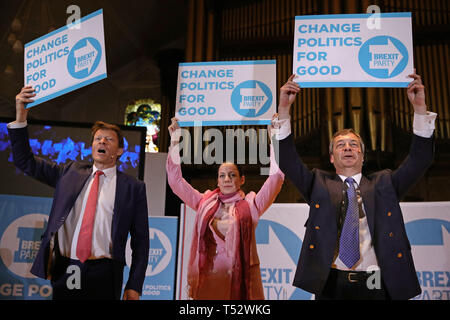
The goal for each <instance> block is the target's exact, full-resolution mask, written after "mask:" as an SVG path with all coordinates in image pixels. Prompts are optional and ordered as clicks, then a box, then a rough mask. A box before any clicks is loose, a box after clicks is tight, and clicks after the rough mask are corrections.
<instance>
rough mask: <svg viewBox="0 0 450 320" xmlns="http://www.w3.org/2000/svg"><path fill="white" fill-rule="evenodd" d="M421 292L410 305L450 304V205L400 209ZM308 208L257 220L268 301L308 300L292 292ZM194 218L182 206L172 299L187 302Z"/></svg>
mask: <svg viewBox="0 0 450 320" xmlns="http://www.w3.org/2000/svg"><path fill="white" fill-rule="evenodd" d="M401 207H402V211H403V217H404V220H405V224H406V231H407V234H408V237H409V240H410V242H411V246H412V254H413V257H414V262H415V266H416V270H417V275H418V277H419V281H420V284H421V286H422V294H421V295H419V296H417V297H415V298H414V299H423V300H430V299H432V300H441V299H442V300H450V235H449V232H450V202H421V203H401ZM308 211H309V207H308V205H306V204H273V205H272V206H271V207H270V208H269V209H268V210H267V212H266V213H265V214H264V215H263V216H262V217H261V219H260V221H259V224H258V227H257V229H256V243H257V248H258V253H259V258H260V262H261V265H260V267H261V276H262V282H263V287H264V295H265V297H266V299H269V300H309V299H314V295H312V294H311V293H308V292H306V291H303V290H300V289H298V288H295V287H293V286H292V281H293V277H294V273H295V269H296V264H297V261H298V257H299V254H300V249H301V246H302V239H303V237H304V234H305V227H304V224H305V222H306V218H307V215H308ZM194 218H195V212H194V211H193V210H192V209H191V208H189V207H185V206H184V204H183V205H182V206H181V214H180V233H179V245H178V269H177V292H176V299H187V289H186V275H187V262H188V261H189V250H190V243H191V236H192V228H193V225H194Z"/></svg>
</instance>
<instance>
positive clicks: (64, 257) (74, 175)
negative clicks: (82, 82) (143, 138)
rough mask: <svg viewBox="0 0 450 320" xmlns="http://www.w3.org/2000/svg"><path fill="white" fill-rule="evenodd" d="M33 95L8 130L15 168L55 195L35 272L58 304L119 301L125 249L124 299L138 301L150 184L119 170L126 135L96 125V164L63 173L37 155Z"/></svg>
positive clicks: (72, 166) (19, 105)
mask: <svg viewBox="0 0 450 320" xmlns="http://www.w3.org/2000/svg"><path fill="white" fill-rule="evenodd" d="M34 96H35V94H34V89H33V88H32V87H29V86H28V87H24V88H22V90H21V92H20V93H19V94H18V95H17V96H16V121H14V122H11V123H9V124H8V132H9V135H10V139H11V145H12V151H13V157H14V164H15V165H16V166H17V167H18V168H19V169H21V170H22V171H23V172H24V173H26V174H27V175H29V176H31V177H33V178H35V179H37V180H39V181H41V182H43V183H46V184H48V185H50V186H52V187H54V188H55V193H54V199H53V204H52V209H51V212H50V215H49V220H48V224H47V228H46V230H45V232H44V234H43V235H42V242H41V246H40V249H39V252H38V254H37V256H36V259H35V261H34V263H33V266H32V268H31V273H33V274H34V275H36V276H38V277H41V278H45V279H51V283H52V287H53V299H56V300H57V299H120V293H121V290H122V282H123V268H124V265H125V247H126V243H127V239H128V233H130V235H131V249H132V261H131V266H130V274H129V278H128V281H127V284H126V286H125V291H124V295H123V299H127V300H137V299H139V295H140V294H141V292H142V285H143V281H144V278H145V272H146V269H147V265H148V253H149V230H148V213H147V198H146V191H145V184H144V183H143V182H142V181H138V180H136V179H135V178H133V177H131V176H129V175H127V174H125V173H123V172H120V171H119V170H117V169H116V161H117V158H118V157H120V155H121V154H122V153H123V136H122V133H121V131H120V128H119V127H117V126H115V125H111V124H107V123H104V122H101V121H97V122H96V123H95V125H94V126H93V128H92V158H93V160H94V161H93V164H89V163H78V162H70V163H68V164H65V165H61V166H58V165H56V164H54V163H51V162H47V161H45V160H43V159H40V158H39V157H36V156H34V155H33V153H32V151H31V149H30V146H29V141H28V131H27V128H26V126H27V123H26V119H27V113H28V110H27V109H25V106H26V104H27V103H30V102H33V97H34Z"/></svg>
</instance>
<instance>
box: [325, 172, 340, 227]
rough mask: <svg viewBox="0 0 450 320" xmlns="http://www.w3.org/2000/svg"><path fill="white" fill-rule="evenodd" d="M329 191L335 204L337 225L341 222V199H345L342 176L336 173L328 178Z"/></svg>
mask: <svg viewBox="0 0 450 320" xmlns="http://www.w3.org/2000/svg"><path fill="white" fill-rule="evenodd" d="M326 184H327V189H328V193H329V194H330V199H331V203H332V204H333V206H334V212H335V218H336V226H337V223H338V222H339V214H340V208H341V201H342V199H343V196H342V193H343V191H344V188H343V182H342V180H341V178H339V176H338V175H337V174H336V175H335V176H334V177H332V178H331V179H326Z"/></svg>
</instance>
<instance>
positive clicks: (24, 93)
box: [16, 86, 36, 122]
mask: <svg viewBox="0 0 450 320" xmlns="http://www.w3.org/2000/svg"><path fill="white" fill-rule="evenodd" d="M34 96H36V94H35V93H34V89H33V87H32V86H25V87H23V88H22V90H20V92H19V93H18V94H17V95H16V121H17V122H25V121H26V120H27V114H28V110H27V109H25V107H26V105H27V104H28V103H31V102H34V100H33V99H32V98H33V97H34Z"/></svg>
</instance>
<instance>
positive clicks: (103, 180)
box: [58, 165, 117, 260]
mask: <svg viewBox="0 0 450 320" xmlns="http://www.w3.org/2000/svg"><path fill="white" fill-rule="evenodd" d="M97 170H98V169H97V168H96V167H95V165H94V166H93V167H92V174H91V175H90V176H89V178H88V180H87V181H86V183H85V185H84V187H83V189H82V190H81V192H80V194H79V195H78V198H77V200H76V201H75V204H74V206H73V207H72V209H71V210H70V212H69V215H68V216H67V219H66V221H65V222H64V224H63V226H62V227H61V229H60V230H58V244H59V249H60V252H61V255H63V256H65V257H68V258H71V259H74V260H78V257H77V243H78V234H79V233H80V228H81V223H82V221H83V216H84V209H85V207H86V202H87V199H88V196H89V191H90V189H91V186H92V182H93V181H94V174H95V172H96V171H97ZM102 171H103V173H104V174H103V175H101V176H100V181H99V186H98V190H99V191H98V200H97V209H96V211H95V222H94V228H93V231H92V251H91V257H89V259H100V258H112V238H111V230H112V228H111V227H112V216H113V210H114V200H115V198H116V181H117V179H116V177H117V174H116V173H117V172H116V166H114V167H112V168H108V169H105V170H102Z"/></svg>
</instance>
